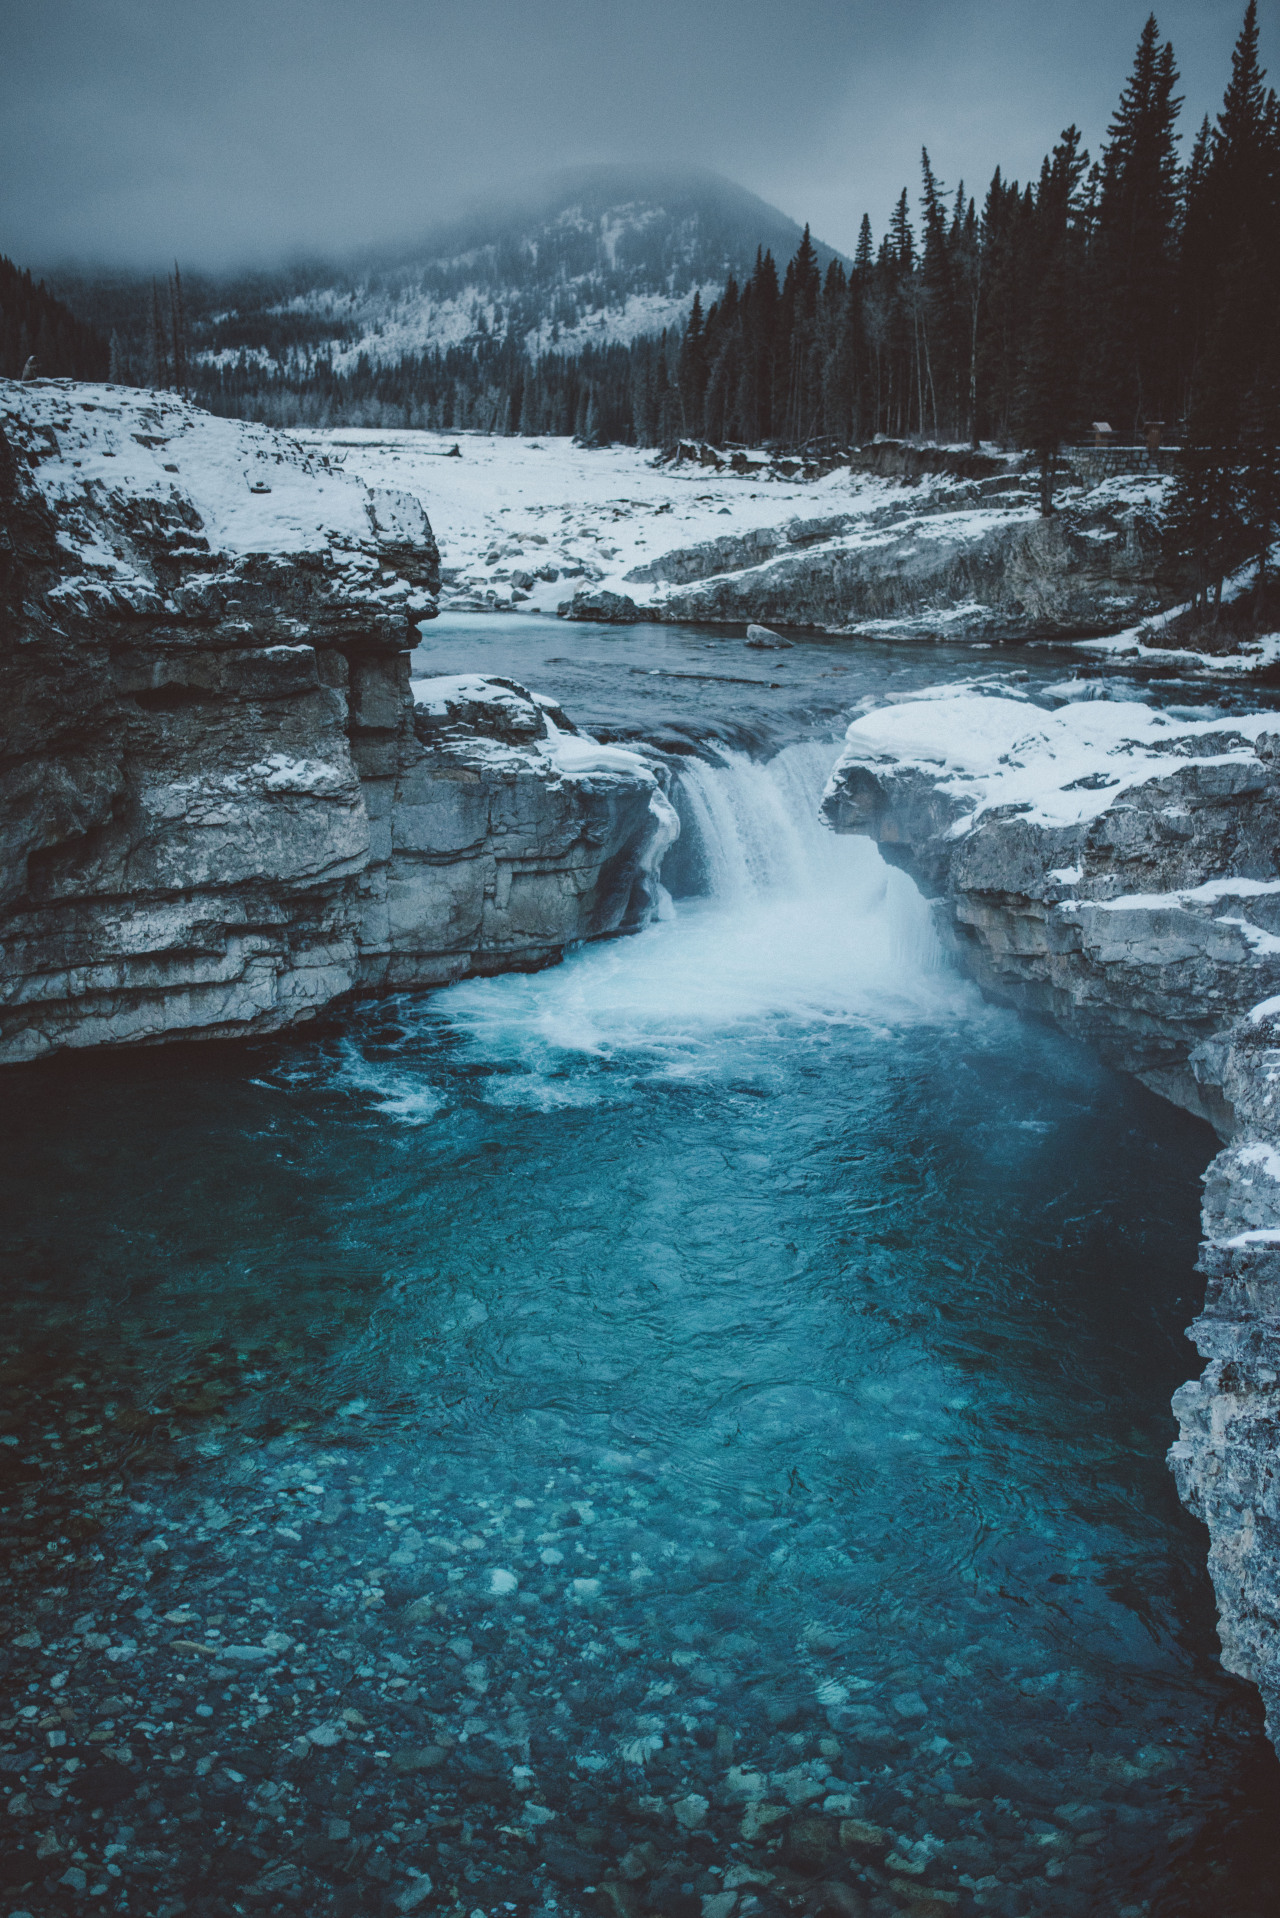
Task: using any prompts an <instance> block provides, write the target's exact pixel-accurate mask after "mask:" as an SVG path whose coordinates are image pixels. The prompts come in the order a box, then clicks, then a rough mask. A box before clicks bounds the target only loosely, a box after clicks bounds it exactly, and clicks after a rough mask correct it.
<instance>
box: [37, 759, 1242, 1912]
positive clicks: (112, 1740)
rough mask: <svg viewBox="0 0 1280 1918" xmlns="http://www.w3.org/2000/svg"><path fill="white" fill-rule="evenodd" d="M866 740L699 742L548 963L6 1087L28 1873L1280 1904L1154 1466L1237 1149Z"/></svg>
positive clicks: (907, 1904) (52, 1888)
mask: <svg viewBox="0 0 1280 1918" xmlns="http://www.w3.org/2000/svg"><path fill="white" fill-rule="evenodd" d="M829 760H830V749H829V748H828V747H824V746H821V745H803V744H801V745H794V746H791V747H789V748H788V749H787V750H786V751H785V752H784V753H782V754H781V755H780V756H778V757H776V758H775V759H773V760H772V761H770V762H769V763H767V764H763V763H759V762H756V761H752V760H749V759H747V758H745V757H742V756H736V755H732V754H723V755H721V756H720V758H719V759H718V760H717V761H716V762H715V763H706V762H703V761H692V762H689V763H688V764H687V765H686V766H685V769H684V772H683V775H682V779H681V784H680V787H679V790H678V795H677V796H678V799H679V804H680V810H681V812H682V816H683V819H684V822H685V833H684V838H683V842H682V850H681V852H680V854H679V858H678V859H677V860H675V861H673V864H672V866H671V867H670V869H669V872H668V877H669V878H670V879H671V880H672V881H673V882H674V890H675V891H676V892H677V893H678V894H679V895H680V896H679V897H677V898H676V899H675V901H674V902H673V904H672V905H671V907H670V908H669V910H668V911H667V913H666V915H665V916H664V917H663V918H662V919H661V920H660V921H659V922H658V923H656V924H654V925H653V926H651V927H650V928H649V929H648V930H647V931H645V932H644V933H642V934H640V935H638V936H636V937H634V938H632V939H629V940H625V941H618V942H615V943H611V944H607V945H600V946H596V947H593V948H590V949H587V950H583V951H581V952H579V953H577V954H575V955H573V956H572V957H571V958H570V959H569V960H568V961H567V962H566V963H565V964H564V965H562V966H560V967H558V968H556V969H554V970H552V971H549V972H546V973H542V974H539V975H535V976H529V977H508V978H503V979H494V980H485V981H477V982H471V983H466V984H462V985H459V986H456V987H454V988H451V989H450V990H448V991H446V992H442V993H439V994H436V995H433V996H431V997H428V998H423V999H418V1000H408V999H406V1000H400V1001H394V1002H390V1003H384V1004H381V1005H378V1006H371V1007H368V1008H365V1009H363V1010H362V1011H359V1012H357V1013H355V1014H353V1015H352V1016H350V1017H349V1018H347V1019H346V1020H344V1021H343V1022H341V1023H339V1024H337V1025H335V1026H333V1027H331V1028H330V1029H329V1030H328V1031H327V1032H325V1033H324V1034H322V1035H320V1036H317V1037H315V1038H313V1039H310V1040H307V1041H304V1042H295V1043H293V1044H289V1045H283V1044H282V1045H280V1046H271V1047H265V1046H264V1047H255V1048H239V1049H225V1050H220V1051H212V1050H197V1051H193V1052H190V1053H186V1054H172V1053H171V1054H152V1055H144V1056H138V1057H134V1058H131V1059H118V1060H108V1061H98V1062H83V1061H82V1062H75V1063H73V1064H71V1065H70V1066H68V1067H67V1068H66V1069H65V1070H63V1071H60V1072H47V1071H46V1072H42V1073H39V1074H31V1075H19V1076H18V1077H17V1078H16V1079H15V1080H14V1081H13V1082H12V1086H13V1096H12V1098H11V1101H10V1103H9V1106H8V1110H7V1113H6V1115H5V1117H4V1121H3V1151H2V1152H0V1183H2V1184H3V1193H4V1206H3V1216H4V1218H5V1221H6V1236H5V1280H6V1284H5V1296H6V1300H7V1305H8V1310H7V1319H8V1331H9V1336H10V1350H9V1355H8V1359H7V1365H6V1384H7V1391H6V1398H5V1405H6V1419H7V1423H8V1430H7V1432H6V1433H5V1434H4V1436H5V1437H6V1439H7V1440H10V1441H14V1442H12V1443H7V1444H6V1446H5V1447H4V1448H3V1463H4V1469H5V1470H6V1472H7V1473H8V1484H7V1488H6V1492H7V1495H6V1498H5V1500H4V1510H3V1513H2V1514H0V1517H2V1519H3V1523H4V1525H5V1526H6V1527H8V1537H9V1539H10V1541H11V1551H10V1560H9V1562H10V1568H11V1575H10V1581H9V1595H10V1599H11V1601H12V1613H11V1619H10V1623H11V1625H12V1628H13V1631H14V1633H15V1634H16V1638H17V1642H15V1640H14V1638H13V1637H10V1638H9V1639H7V1640H6V1641H5V1644H6V1646H7V1647H8V1650H7V1654H6V1656H7V1668H8V1674H9V1682H10V1687H11V1696H12V1698H13V1699H14V1701H15V1711H23V1710H25V1711H26V1712H28V1713H29V1714H30V1715H29V1716H28V1717H27V1718H25V1719H23V1718H18V1719H16V1722H15V1719H14V1717H13V1716H12V1715H11V1717H10V1719H9V1720H8V1721H6V1722H7V1724H8V1726H9V1729H8V1732H7V1734H6V1736H5V1739H4V1744H5V1746H6V1747H7V1750H8V1751H9V1753H13V1752H14V1750H15V1748H16V1749H17V1750H18V1752H19V1753H21V1751H22V1747H23V1744H24V1742H25V1740H26V1739H27V1738H28V1737H29V1738H30V1741H31V1742H30V1745H29V1747H28V1748H27V1759H26V1769H25V1770H24V1771H23V1773H22V1774H21V1777H20V1780H18V1781H17V1782H18V1783H19V1784H20V1796H21V1798H22V1803H21V1804H20V1806H19V1810H18V1813H17V1814H15V1815H14V1817H13V1819H12V1821H11V1825H10V1830H11V1831H14V1832H18V1833H19V1834H20V1840H15V1841H14V1843H13V1845H12V1847H11V1850H10V1852H9V1854H8V1857H7V1860H6V1862H5V1865H4V1870H5V1872H6V1874H7V1878H8V1881H9V1883H10V1884H11V1885H12V1886H13V1887H14V1888H15V1895H14V1899H13V1906H14V1909H15V1910H17V1909H21V1910H27V1911H30V1912H32V1913H33V1914H34V1913H36V1912H43V1911H45V1910H50V1911H54V1910H62V1909H64V1908H65V1909H67V1910H72V1909H77V1910H78V1909H82V1908H83V1903H84V1895H87V1894H89V1893H92V1892H93V1891H94V1887H95V1886H97V1885H99V1884H100V1885H101V1886H102V1890H101V1891H100V1892H99V1893H98V1894H97V1899H98V1902H99V1904H100V1906H101V1907H102V1908H104V1909H111V1910H128V1911H132V1912H148V1913H149V1912H151V1911H153V1910H164V1911H166V1912H169V1913H176V1912H177V1911H178V1910H180V1909H185V1910H187V1911H193V1912H209V1913H222V1912H232V1911H240V1910H274V1909H279V1910H281V1911H284V1910H297V1909H299V1908H301V1909H304V1910H306V1911H308V1912H312V1911H315V1912H325V1911H330V1910H332V1911H335V1912H348V1913H355V1912H360V1913H365V1912H375V1913H379V1912H386V1913H393V1912H397V1911H400V1910H408V1909H423V1910H432V1911H435V1910H440V1911H453V1910H457V1911H460V1912H463V1913H467V1914H472V1915H474V1914H475V1913H477V1912H479V1913H482V1914H486V1915H487V1914H490V1913H494V1914H496V1913H500V1912H501V1913H504V1914H505V1913H509V1912H512V1911H516V1912H520V1913H523V1912H526V1911H534V1910H537V1911H548V1912H550V1911H558V1912H561V1913H576V1912H595V1911H602V1912H605V1913H610V1914H612V1913H617V1914H620V1918H633V1915H634V1914H639V1913H642V1912H645V1911H655V1912H660V1913H667V1914H671V1918H729V1914H730V1913H732V1914H733V1918H751V1914H753V1913H756V1914H776V1913H780V1912H783V1911H788V1910H796V1911H805V1912H810V1913H815V1914H816V1913H818V1912H820V1911H823V1910H826V1911H832V1912H841V1913H845V1914H849V1913H853V1914H855V1915H856V1914H857V1913H860V1912H861V1913H866V1914H869V1915H870V1918H881V1914H889V1913H893V1912H900V1913H913V1914H916V1918H921V1914H923V1918H930V1914H931V1913H932V1918H939V1914H941V1913H944V1912H950V1911H959V1912H962V1913H963V1912H971V1911H975V1910H981V1911H990V1912H997V1913H1004V1914H1009V1915H1010V1918H1016V1915H1017V1914H1027V1913H1042V1912H1043V1913H1054V1914H1059V1913H1060V1914H1079V1918H1086V1914H1094V1913H1102V1912H1106V1913H1113V1912H1114V1913H1122V1914H1125V1915H1126V1918H1140V1915H1144V1914H1187V1915H1188V1918H1192V1915H1196V1918H1198V1915H1199V1914H1203V1913H1208V1912H1213V1913H1215V1914H1219V1913H1220V1914H1241V1915H1242V1918H1243V1915H1244V1914H1250V1915H1252V1914H1262V1913H1264V1912H1268V1911H1270V1910H1272V1909H1274V1904H1273V1902H1272V1888H1273V1886H1274V1884H1275V1883H1276V1882H1277V1876H1278V1873H1280V1848H1278V1846H1277V1840H1276V1836H1275V1825H1274V1803H1275V1792H1276V1785H1277V1783H1278V1782H1280V1779H1278V1776H1277V1768H1276V1764H1275V1761H1274V1758H1273V1757H1272V1754H1271V1752H1270V1750H1269V1747H1267V1745H1266V1743H1265V1740H1264V1739H1263V1737H1262V1732H1261V1723H1260V1713H1259V1710H1258V1707H1257V1704H1256V1700H1255V1698H1254V1696H1253V1694H1252V1693H1251V1692H1250V1690H1249V1689H1248V1688H1247V1687H1244V1686H1243V1685H1240V1684H1238V1683H1237V1682H1235V1681H1234V1680H1232V1679H1230V1678H1228V1677H1227V1676H1226V1675H1225V1674H1224V1673H1223V1672H1222V1671H1221V1669H1220V1667H1219V1665H1218V1663H1217V1655H1216V1654H1217V1647H1216V1640H1215V1637H1214V1633H1213V1627H1212V1604H1211V1594H1210V1592H1209V1589H1208V1584H1207V1579H1206V1576H1205V1572H1204V1567H1203V1561H1204V1551H1205V1538H1204V1534H1203V1532H1202V1530H1201V1529H1200V1528H1199V1527H1198V1526H1197V1525H1196V1524H1195V1523H1194V1522H1193V1521H1191V1520H1190V1519H1189V1518H1188V1517H1187V1516H1186V1515H1185V1514H1184V1513H1183V1512H1182V1511H1181V1510H1180V1508H1179V1506H1178V1504H1177V1502H1176V1499H1175V1496H1174V1492H1173V1488H1172V1484H1171V1482H1170V1480H1169V1478H1168V1475H1167V1473H1166V1470H1165V1467H1164V1464H1163V1453H1164V1450H1165V1447H1166V1446H1167V1444H1168V1442H1169V1440H1170V1438H1171V1436H1172V1420H1171V1416H1170V1413H1169V1409H1168V1400H1169V1394H1170V1392H1171V1391H1172V1390H1173V1388H1174V1387H1175V1386H1176V1385H1177V1384H1178V1383H1179V1382H1180V1381H1181V1380H1182V1379H1183V1378H1184V1377H1186V1376H1188V1374H1189V1373H1190V1372H1191V1371H1192V1370H1193V1369H1195V1366H1196V1363H1197V1361H1196V1359H1195V1355H1194V1353H1193V1352H1192V1351H1191V1349H1190V1348H1189V1346H1187V1344H1186V1343H1185V1341H1184V1339H1183V1338H1182V1335H1181V1327H1182V1326H1183V1325H1184V1324H1185V1323H1186V1321H1187V1320H1188V1319H1189V1318H1190V1317H1191V1315H1192V1313H1193V1311H1194V1308H1195V1303H1196V1297H1197V1291H1196V1288H1197V1284H1198V1282H1197V1281H1196V1280H1195V1278H1194V1276H1193V1274H1192V1271H1191V1265H1192V1261H1193V1258H1194V1247H1195V1241H1196V1236H1197V1234H1196V1223H1197V1219H1196V1214H1197V1198H1198V1187H1197V1175H1198V1173H1199V1171H1200V1170H1201V1169H1202V1167H1203V1165H1204V1164H1205V1162H1206V1160H1207V1159H1208V1157H1209V1156H1210V1154H1211V1152H1212V1150H1213V1141H1212V1139H1211V1138H1210V1136H1209V1134H1208V1133H1207V1132H1206V1130H1205V1129H1204V1128H1202V1127H1201V1126H1199V1125H1198V1124H1196V1123H1195V1122H1193V1121H1192V1120H1190V1119H1188V1118H1185V1117H1183V1116H1181V1115H1179V1114H1177V1113H1175V1112H1173V1111H1171V1110H1170V1109H1168V1108H1166V1107H1164V1106H1162V1105H1160V1104H1159V1103H1158V1102H1157V1101H1155V1100H1154V1099H1152V1098H1150V1097H1148V1096H1147V1095H1146V1094H1144V1093H1143V1092H1142V1091H1141V1090H1140V1089H1138V1088H1136V1087H1135V1086H1133V1085H1132V1084H1130V1083H1128V1082H1126V1081H1124V1080H1121V1079H1120V1078H1118V1077H1116V1076H1115V1075H1112V1074H1110V1073H1108V1072H1106V1071H1104V1070H1103V1069H1102V1068H1100V1067H1099V1066H1098V1065H1097V1064H1096V1063H1094V1062H1093V1061H1092V1060H1091V1059H1090V1058H1089V1057H1088V1055H1087V1054H1085V1053H1084V1052H1083V1051H1082V1050H1080V1049H1079V1048H1077V1047H1075V1046H1073V1045H1072V1044H1070V1043H1068V1042H1067V1041H1065V1040H1063V1039H1062V1038H1060V1037H1058V1036H1056V1035H1055V1034H1053V1033H1051V1032H1049V1031H1046V1030H1042V1029H1040V1028H1036V1027H1031V1026H1028V1025H1026V1024H1024V1023H1022V1022H1020V1021H1018V1020H1016V1019H1015V1018H1013V1017H1012V1016H1011V1015H1009V1014H1006V1013H1004V1012H1001V1011H998V1010H995V1009H993V1008H991V1007H989V1006H986V1005H984V1004H983V1003H982V1002H981V1000H980V999H979V998H978V997H977V995H976V994H975V993H974V992H973V991H972V990H971V989H970V988H969V987H968V986H967V985H965V984H964V983H963V982H962V981H961V980H960V979H959V978H958V977H957V976H956V975H955V974H954V973H953V972H952V971H951V969H950V967H949V965H948V963H947V960H946V958H945V955H944V954H943V952H942V951H941V950H940V948H939V946H938V944H937V941H936V939H935V937H934V934H933V931H932V927H931V923H930V920H929V917H928V913H927V911H926V909H925V907H924V906H923V904H922V902H921V901H920V900H919V898H918V896H917V895H916V894H915V892H914V891H913V889H912V887H911V886H910V884H909V882H908V881H907V880H906V879H905V878H903V877H902V876H901V875H900V874H897V873H894V872H892V871H891V870H889V869H888V868H886V867H885V866H884V865H883V864H882V863H881V861H880V859H879V856H878V854H877V853H876V852H875V851H874V849H873V848H871V847H870V846H869V845H867V844H865V843H863V842H859V841H854V840H837V839H835V838H833V837H831V836H830V835H828V834H826V833H824V832H823V830H822V829H821V828H820V827H819V826H818V825H817V824H816V823H815V817H814V815H815V803H816V796H817V792H818V790H819V788H820V785H821V780H822V777H823V774H824V773H825V771H826V768H827V765H828V763H829ZM33 1632H34V1633H37V1634H38V1636H39V1640H40V1642H39V1644H38V1645H36V1644H33V1643H31V1642H30V1638H31V1635H32V1633H33ZM272 1633H276V1634H279V1636H278V1637H276V1638H272V1637H271V1634H272ZM264 1640H266V1641H268V1642H267V1643H265V1644H264ZM201 1646H203V1647H204V1649H203V1650H201V1649H196V1648H198V1647H201ZM220 1647H222V1648H226V1647H231V1648H232V1650H231V1651H230V1652H228V1651H226V1650H220V1649H219V1648H220ZM246 1647H247V1648H251V1649H250V1651H249V1653H248V1654H247V1655H246V1652H245V1650H244V1648H246ZM64 1674H65V1676H60V1675H64ZM344 1713H345V1714H348V1716H346V1717H344V1716H343V1714H344ZM50 1730H53V1731H54V1733H55V1735H62V1736H65V1740H66V1742H65V1743H59V1744H57V1745H49V1744H47V1743H46V1742H45V1741H47V1740H48V1737H49V1732H50ZM95 1733H96V1734H97V1736H96V1737H95ZM311 1733H316V1734H317V1736H316V1738H314V1739H309V1737H308V1734H311ZM68 1760H70V1768H68ZM47 1833H53V1835H54V1839H55V1840H56V1842H57V1844H58V1845H59V1846H61V1850H57V1851H46V1852H45V1853H44V1854H43V1855H41V1854H40V1851H39V1847H40V1845H41V1844H42V1843H44V1842H45V1839H44V1838H43V1837H42V1834H47ZM111 1846H118V1847H119V1849H118V1850H115V1851H110V1850H109V1847H111ZM77 1858H80V1859H81V1860H82V1862H81V1863H79V1864H77V1863H76V1862H75V1861H76V1859H77ZM68 1860H70V1861H71V1862H70V1864H69V1863H68ZM113 1864H114V1865H115V1867H116V1873H117V1874H118V1875H112V1873H111V1869H110V1867H111V1866H112V1865H113ZM67 1870H70V1871H72V1872H73V1873H74V1872H75V1871H77V1870H78V1871H80V1872H81V1873H82V1875H83V1878H84V1881H85V1884H84V1893H83V1894H82V1891H81V1889H79V1888H78V1886H77V1884H76V1883H68V1882H66V1881H65V1880H64V1877H63V1873H64V1871H67ZM418 1873H427V1874H429V1876H430V1878H431V1880H432V1888H431V1890H430V1891H429V1892H427V1891H425V1890H423V1888H422V1881H421V1879H420V1878H418V1877H416V1876H415V1874H418ZM19 1892H20V1894H21V1897H20V1901H19V1898H18V1893H19ZM178 1900H180V1901H181V1903H178V1902H175V1901H178ZM415 1900H417V1901H418V1902H417V1903H415V1902H414V1901H415ZM704 1900H705V1901H708V1902H706V1903H704ZM717 1901H718V1902H717Z"/></svg>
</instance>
